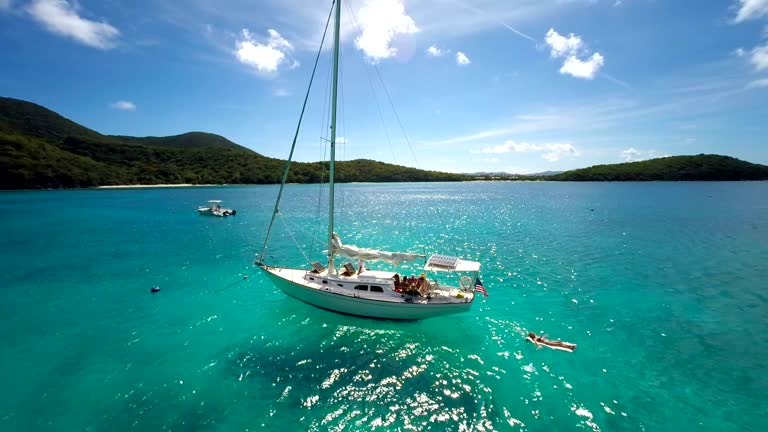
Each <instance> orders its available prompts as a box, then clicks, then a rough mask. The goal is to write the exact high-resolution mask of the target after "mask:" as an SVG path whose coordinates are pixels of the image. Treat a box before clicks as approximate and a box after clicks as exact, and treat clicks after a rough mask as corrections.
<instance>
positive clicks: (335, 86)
mask: <svg viewBox="0 0 768 432" xmlns="http://www.w3.org/2000/svg"><path fill="white" fill-rule="evenodd" d="M341 1H342V0H336V26H335V28H334V38H333V90H331V162H330V164H331V167H330V173H329V179H328V183H329V188H330V189H329V192H328V272H329V273H330V272H332V271H334V270H335V266H334V264H333V246H332V245H333V201H334V197H333V195H334V194H333V192H334V180H335V175H336V95H337V94H338V87H339V29H340V27H341Z"/></svg>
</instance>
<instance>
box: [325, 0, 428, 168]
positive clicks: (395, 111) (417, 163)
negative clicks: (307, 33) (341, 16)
mask: <svg viewBox="0 0 768 432" xmlns="http://www.w3.org/2000/svg"><path fill="white" fill-rule="evenodd" d="M340 1H341V0H340ZM350 9H351V8H350ZM351 14H352V20H353V21H354V22H355V26H356V27H357V29H358V31H360V26H359V25H358V23H357V16H356V15H355V11H354V10H351ZM361 33H362V32H361ZM373 70H375V71H376V75H377V76H378V77H379V82H380V83H381V88H383V89H384V94H385V95H386V96H387V100H388V101H389V105H390V106H391V107H392V112H393V113H394V114H395V119H397V123H398V124H399V125H400V130H401V131H402V132H403V137H405V142H406V143H407V144H408V148H409V149H410V150H411V156H413V161H414V162H416V168H418V169H421V166H420V164H419V160H418V159H417V158H416V153H414V151H413V146H412V145H411V140H409V139H408V134H406V133H405V128H404V127H403V122H402V121H400V116H399V115H398V114H397V110H396V109H395V104H394V103H393V102H392V97H391V96H390V95H389V90H387V85H386V84H385V83H384V78H383V77H382V76H381V71H380V70H379V67H378V66H377V65H376V64H375V63H374V64H373Z"/></svg>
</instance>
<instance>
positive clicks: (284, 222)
mask: <svg viewBox="0 0 768 432" xmlns="http://www.w3.org/2000/svg"><path fill="white" fill-rule="evenodd" d="M280 220H281V221H283V224H284V225H285V231H286V232H287V233H288V235H289V236H291V240H293V242H294V243H296V249H298V250H299V252H301V255H302V256H304V259H305V260H307V264H310V265H311V264H312V261H310V260H309V257H308V256H307V254H305V253H304V249H302V248H301V245H300V244H299V242H298V241H297V240H296V237H294V235H293V232H292V231H291V228H290V227H289V226H288V222H286V220H285V218H284V217H282V218H280Z"/></svg>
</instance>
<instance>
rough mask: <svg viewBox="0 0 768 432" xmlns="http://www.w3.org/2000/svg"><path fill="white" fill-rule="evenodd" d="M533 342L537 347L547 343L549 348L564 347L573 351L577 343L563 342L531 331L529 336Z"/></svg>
mask: <svg viewBox="0 0 768 432" xmlns="http://www.w3.org/2000/svg"><path fill="white" fill-rule="evenodd" d="M526 339H528V340H530V341H531V342H533V343H535V344H536V346H537V347H541V345H545V346H547V347H549V348H555V349H564V350H567V351H573V350H575V349H576V344H572V343H568V342H563V341H559V340H558V341H551V340H549V339H547V338H546V337H544V336H539V335H537V334H536V333H534V332H529V333H528V336H527V338H526Z"/></svg>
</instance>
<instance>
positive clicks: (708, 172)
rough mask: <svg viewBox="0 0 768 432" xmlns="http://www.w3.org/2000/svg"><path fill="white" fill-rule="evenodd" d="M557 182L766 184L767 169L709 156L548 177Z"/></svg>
mask: <svg viewBox="0 0 768 432" xmlns="http://www.w3.org/2000/svg"><path fill="white" fill-rule="evenodd" d="M549 179H551V180H560V181H654V180H655V181H690V180H700V181H705V180H706V181H710V180H720V181H726V180H768V166H765V165H759V164H753V163H749V162H745V161H743V160H739V159H736V158H732V157H729V156H720V155H712V154H709V155H708V154H700V155H696V156H668V157H663V158H658V159H650V160H645V161H640V162H627V163H622V164H612V165H595V166H593V167H589V168H582V169H576V170H572V171H566V172H564V173H561V174H557V175H553V176H550V177H549Z"/></svg>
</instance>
